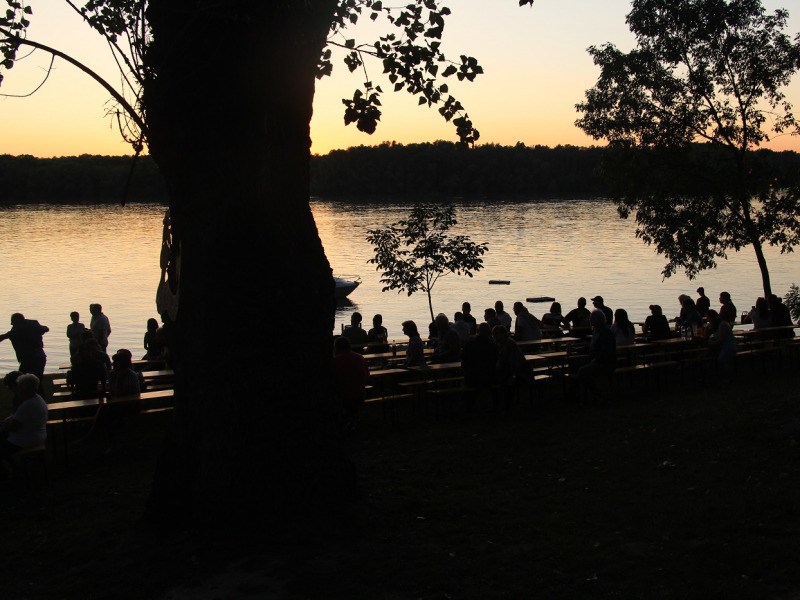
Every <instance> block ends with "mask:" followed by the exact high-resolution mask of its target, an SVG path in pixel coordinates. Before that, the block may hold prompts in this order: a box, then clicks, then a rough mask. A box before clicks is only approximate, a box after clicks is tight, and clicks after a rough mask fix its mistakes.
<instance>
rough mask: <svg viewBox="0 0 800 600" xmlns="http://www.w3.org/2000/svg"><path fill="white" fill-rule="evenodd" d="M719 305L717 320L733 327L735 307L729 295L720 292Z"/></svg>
mask: <svg viewBox="0 0 800 600" xmlns="http://www.w3.org/2000/svg"><path fill="white" fill-rule="evenodd" d="M719 303H720V304H721V305H722V306H720V307H719V318H720V319H721V320H723V321H725V322H727V323H730V324H731V325H733V324H734V323H736V306H735V305H734V304H733V302H732V301H731V295H730V294H729V293H728V292H720V294H719Z"/></svg>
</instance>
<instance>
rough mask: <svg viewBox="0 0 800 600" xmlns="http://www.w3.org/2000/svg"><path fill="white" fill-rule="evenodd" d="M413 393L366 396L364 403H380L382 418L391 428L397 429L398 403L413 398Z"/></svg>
mask: <svg viewBox="0 0 800 600" xmlns="http://www.w3.org/2000/svg"><path fill="white" fill-rule="evenodd" d="M413 399H414V394H394V395H391V396H380V397H377V398H367V399H366V400H365V401H364V403H365V404H376V403H380V405H381V408H382V409H383V418H384V420H386V421H388V422H389V425H390V426H391V428H392V429H397V424H398V422H399V418H398V405H399V403H400V402H404V401H408V400H413Z"/></svg>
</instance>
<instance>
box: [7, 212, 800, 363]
mask: <svg viewBox="0 0 800 600" xmlns="http://www.w3.org/2000/svg"><path fill="white" fill-rule="evenodd" d="M312 208H313V210H314V215H315V217H316V219H317V224H318V227H319V232H320V237H321V238H322V241H323V244H324V245H325V250H326V252H327V254H328V257H329V259H330V261H331V265H332V267H333V269H334V272H335V273H337V274H353V275H359V276H360V277H361V280H362V284H361V286H360V287H359V288H358V289H357V290H356V291H355V292H353V293H352V294H351V296H350V298H349V302H346V303H345V304H344V305H343V306H340V307H338V308H337V311H336V330H337V331H338V330H339V328H340V327H341V324H342V323H349V321H350V315H351V314H352V312H353V311H355V310H358V311H359V312H361V313H362V314H363V315H364V318H365V326H368V325H369V322H370V321H371V318H372V315H373V314H375V313H378V312H379V313H381V314H382V315H383V317H384V325H385V326H386V327H387V328H388V330H389V336H390V337H396V338H397V339H402V334H401V332H400V323H401V322H402V321H404V320H406V319H413V320H415V321H417V324H418V325H421V326H425V325H427V323H428V322H429V321H430V315H429V312H428V305H427V298H426V296H425V295H424V294H415V295H413V296H411V297H408V296H407V295H406V294H405V293H402V294H397V293H396V292H381V288H382V287H383V286H382V285H381V283H380V281H379V279H380V275H379V273H377V272H376V271H375V269H374V267H373V266H372V265H369V264H367V262H366V261H367V260H368V259H369V258H370V257H371V255H372V252H371V248H370V246H369V244H367V242H366V241H365V239H364V238H365V236H366V233H367V230H368V229H371V228H376V227H380V226H382V225H386V224H389V223H391V222H394V221H397V220H399V219H401V218H403V217H404V216H405V215H406V214H407V212H408V209H409V207H408V206H407V205H402V204H382V205H378V206H375V205H371V204H360V203H357V202H342V201H337V202H328V201H322V200H317V201H315V202H313V203H312ZM163 212H164V209H163V207H161V206H159V205H155V204H132V205H128V206H126V207H124V208H123V207H119V206H67V207H49V206H24V207H10V208H3V209H0V231H2V234H3V238H2V242H0V281H2V282H3V288H2V290H0V319H5V320H6V322H7V319H8V317H9V316H10V315H11V313H13V312H22V313H23V314H25V316H26V317H28V318H32V319H37V320H38V321H39V322H40V323H42V324H43V325H47V326H49V327H50V333H48V334H47V335H46V336H45V351H46V352H47V355H48V367H47V370H48V371H55V370H57V368H58V365H60V364H64V363H66V362H68V350H67V338H66V326H67V324H68V323H69V313H70V312H71V311H73V310H77V311H78V312H80V313H81V320H82V322H84V323H85V324H87V325H88V323H89V304H90V303H92V302H99V303H100V304H102V305H103V309H104V312H105V313H106V315H108V317H109V319H110V321H111V327H112V330H113V332H112V334H111V337H110V348H112V349H114V350H116V349H117V348H130V349H131V350H132V351H133V353H134V355H141V354H143V353H144V349H143V348H142V338H143V336H144V330H145V324H146V322H147V319H148V318H150V317H158V315H157V313H156V307H155V291H156V286H157V284H158V281H159V275H160V271H159V268H158V257H159V250H160V245H161V226H162V224H161V221H162V218H163ZM457 214H458V220H459V223H458V225H457V228H456V232H457V233H464V234H468V235H470V236H471V237H472V239H473V240H474V241H478V242H487V243H488V244H489V252H488V253H487V254H486V255H485V256H484V265H485V268H484V269H483V270H482V271H480V272H478V273H477V274H476V275H475V277H474V278H471V279H470V278H468V277H455V276H452V275H450V276H447V277H444V278H442V279H440V280H439V282H438V283H437V284H436V287H435V288H434V291H433V308H434V311H435V312H437V313H438V312H444V313H446V314H447V315H448V316H450V317H451V318H452V315H453V313H454V312H455V311H456V310H460V308H461V303H462V302H463V301H465V300H466V301H469V302H470V303H471V304H472V307H473V312H474V313H475V314H476V315H477V316H478V317H479V320H480V316H481V315H482V314H483V309H484V308H486V307H489V306H492V305H493V304H494V302H495V300H503V302H504V303H505V304H506V306H507V308H508V309H510V307H511V305H512V304H513V302H515V301H517V300H521V301H525V299H526V298H528V297H532V296H552V297H555V298H556V299H557V300H558V301H560V302H561V303H562V306H563V307H564V309H565V311H566V310H569V309H570V308H572V307H573V306H574V305H575V300H576V299H577V298H578V297H579V296H585V297H587V298H590V297H592V296H594V295H597V294H600V295H602V296H603V297H604V298H605V300H606V304H607V305H609V306H611V307H612V308H620V307H621V308H626V309H627V310H628V313H629V315H630V317H631V319H632V320H634V321H635V320H643V319H644V317H645V316H646V315H647V314H648V313H649V311H648V310H647V306H648V305H649V304H652V303H658V304H661V305H662V306H663V307H664V311H665V313H666V314H667V315H668V316H674V314H677V311H678V304H677V296H678V294H681V293H690V294H692V295H693V296H694V295H695V294H694V290H695V288H697V286H698V285H703V286H704V287H705V288H706V293H707V294H708V295H709V296H710V297H711V298H712V306H715V305H716V298H717V295H718V293H719V292H720V291H721V290H723V289H725V290H728V291H730V292H731V294H732V296H733V300H734V303H735V304H736V305H737V307H738V308H739V309H740V310H742V309H747V308H749V307H750V305H752V304H753V302H754V300H755V298H756V297H757V296H759V295H761V294H762V290H761V277H760V274H759V271H758V267H757V265H756V263H755V258H754V256H753V252H752V250H751V249H747V250H745V251H744V252H742V253H740V254H738V255H737V254H735V255H732V256H731V257H730V259H729V260H727V261H724V262H723V263H721V265H720V267H719V268H718V269H717V270H715V271H711V272H707V273H705V274H703V275H701V277H700V278H699V279H698V280H697V281H689V280H688V279H686V277H685V276H684V275H682V274H679V275H677V276H674V277H672V278H671V279H668V280H666V281H663V282H662V278H661V269H662V267H663V260H662V258H661V257H659V256H658V255H657V254H656V253H655V252H654V250H653V249H652V248H649V247H647V246H645V245H644V244H642V243H641V242H640V241H639V240H637V239H636V238H635V237H634V233H633V232H634V224H633V223H632V222H631V221H623V220H621V219H619V218H618V217H617V216H616V211H615V209H614V207H613V206H612V205H610V204H608V203H605V202H601V201H593V200H579V201H575V200H572V201H535V202H534V201H531V202H510V203H492V204H487V203H469V204H461V205H458V210H457ZM767 260H768V263H769V265H770V270H771V275H772V285H773V289H774V290H775V292H776V293H779V294H783V293H785V292H786V291H787V290H788V288H789V285H790V284H791V283H792V282H800V262H798V258H797V257H796V256H794V255H792V254H790V255H780V253H779V252H777V251H774V250H772V249H769V250H768V251H767ZM490 279H504V280H510V282H511V284H510V285H503V286H498V285H489V283H488V281H489V280H490ZM528 307H529V309H530V310H531V312H533V313H534V314H537V315H539V316H541V314H542V313H544V312H545V311H546V310H547V309H548V308H549V303H547V304H528ZM0 330H3V331H6V330H7V329H2V326H0ZM16 366H17V362H16V358H15V356H14V352H13V349H12V347H11V344H10V342H8V341H5V342H3V343H1V344H0V373H5V372H7V371H9V370H11V369H14V368H16Z"/></svg>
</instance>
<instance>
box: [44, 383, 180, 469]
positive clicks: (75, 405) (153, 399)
mask: <svg viewBox="0 0 800 600" xmlns="http://www.w3.org/2000/svg"><path fill="white" fill-rule="evenodd" d="M174 395H175V390H174V389H172V388H169V389H164V390H151V391H146V392H142V393H141V394H137V395H134V396H125V397H121V398H112V399H110V400H109V403H110V404H114V403H124V402H141V403H142V410H141V411H140V413H139V414H155V413H160V412H164V411H165V410H171V409H172V406H171V405H167V406H164V405H161V404H159V403H163V402H167V401H169V400H171V399H172V398H173V397H174ZM99 406H100V401H99V399H97V398H87V399H85V400H66V401H62V402H52V403H50V404H48V405H47V416H48V420H47V430H48V437H50V438H51V439H52V440H53V444H52V446H53V455H55V452H56V442H55V438H56V432H57V431H58V430H61V434H62V436H63V438H64V443H63V446H64V461H65V463H67V464H69V436H68V435H67V432H66V431H65V429H66V427H67V426H69V425H72V424H76V423H90V422H92V421H93V420H94V417H95V414H96V412H97V408H98V407H99ZM56 415H57V416H56ZM54 416H56V418H53V417H54Z"/></svg>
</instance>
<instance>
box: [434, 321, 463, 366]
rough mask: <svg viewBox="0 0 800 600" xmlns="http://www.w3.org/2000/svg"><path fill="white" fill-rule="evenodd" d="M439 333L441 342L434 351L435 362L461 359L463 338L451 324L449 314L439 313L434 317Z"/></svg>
mask: <svg viewBox="0 0 800 600" xmlns="http://www.w3.org/2000/svg"><path fill="white" fill-rule="evenodd" d="M434 323H436V330H437V332H438V334H439V343H438V344H437V345H436V350H434V351H433V359H432V360H433V362H440V363H447V362H457V361H460V360H461V340H460V339H459V337H458V333H456V330H455V329H453V328H452V327H451V326H450V321H449V319H448V318H447V315H445V314H442V313H439V314H438V315H436V319H434Z"/></svg>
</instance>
